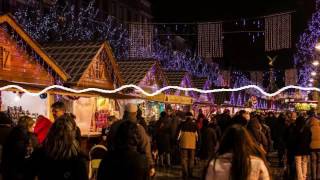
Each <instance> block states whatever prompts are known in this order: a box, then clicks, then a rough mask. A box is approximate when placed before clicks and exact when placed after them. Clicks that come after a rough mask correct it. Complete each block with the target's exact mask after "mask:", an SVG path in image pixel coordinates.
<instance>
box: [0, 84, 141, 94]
mask: <svg viewBox="0 0 320 180" xmlns="http://www.w3.org/2000/svg"><path fill="white" fill-rule="evenodd" d="M7 85H18V86H21V87H23V88H25V89H27V90H28V91H30V92H34V93H36V92H39V91H41V90H43V89H44V88H46V86H45V85H37V84H27V83H20V82H10V81H4V80H0V87H4V86H7ZM8 91H18V89H15V88H12V89H8ZM47 92H48V93H53V94H59V95H66V96H82V97H94V96H101V97H105V98H110V99H139V98H140V97H138V96H134V95H127V94H121V93H112V94H106V93H99V92H86V93H81V94H79V93H73V92H69V91H64V90H61V89H51V90H49V91H47Z"/></svg>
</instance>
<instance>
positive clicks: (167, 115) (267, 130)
mask: <svg viewBox="0 0 320 180" xmlns="http://www.w3.org/2000/svg"><path fill="white" fill-rule="evenodd" d="M52 113H53V116H54V120H53V121H50V120H49V119H47V118H45V117H43V116H39V118H38V119H37V121H34V120H33V119H32V118H30V117H28V116H23V117H21V118H20V119H19V121H18V123H17V124H12V121H11V120H10V117H8V116H7V114H6V113H3V112H2V113H0V152H1V153H0V154H1V156H0V160H1V161H0V170H1V175H2V178H3V179H4V180H29V179H30V180H34V179H38V180H51V179H52V180H57V179H59V180H60V179H61V180H63V179H65V180H88V179H97V180H118V179H123V180H125V179H130V180H147V179H152V178H153V177H155V175H156V168H157V167H163V168H171V167H172V166H174V165H180V166H181V175H182V176H181V177H182V179H190V178H194V176H195V174H194V173H195V172H194V166H195V165H197V166H200V167H202V169H203V173H202V177H201V178H202V179H205V180H214V179H219V180H220V179H221V180H230V179H232V180H255V179H257V180H269V179H272V173H271V172H270V160H269V158H268V155H269V154H271V153H276V154H277V158H278V166H279V168H283V170H284V172H286V173H285V174H284V177H283V179H298V180H306V179H312V180H316V179H320V121H319V119H318V118H317V116H316V113H315V111H314V110H310V111H309V112H307V113H296V112H282V113H275V112H268V113H264V112H248V111H245V110H241V111H239V112H237V113H236V114H234V115H231V114H230V111H229V110H227V109H226V110H225V111H224V112H223V113H215V114H209V115H204V114H203V113H202V111H201V110H199V112H198V113H197V117H195V116H194V115H193V113H192V112H182V111H174V110H173V109H172V108H171V106H166V109H165V111H163V112H161V114H160V118H159V119H158V120H157V121H151V122H149V123H146V121H145V119H144V118H143V117H142V113H141V110H140V109H139V108H138V107H137V105H135V104H130V103H129V104H127V105H126V107H125V112H124V115H123V118H122V119H121V120H117V119H116V118H115V117H110V118H109V119H110V121H109V124H108V126H107V127H106V128H105V129H103V130H102V136H101V142H100V143H99V144H98V145H96V146H94V147H93V148H92V150H91V151H90V153H89V154H86V153H84V152H85V151H83V150H82V149H81V148H80V138H81V132H80V129H79V128H78V127H77V125H76V117H75V116H74V115H73V114H71V113H68V112H66V108H65V106H64V104H63V103H62V102H56V103H54V104H53V105H52ZM98 149H100V150H99V151H97V150H98ZM93 152H96V153H93ZM92 159H99V161H91V160H92ZM89 161H90V163H88V162H89ZM88 166H89V167H88ZM93 167H94V168H93ZM309 167H311V168H309Z"/></svg>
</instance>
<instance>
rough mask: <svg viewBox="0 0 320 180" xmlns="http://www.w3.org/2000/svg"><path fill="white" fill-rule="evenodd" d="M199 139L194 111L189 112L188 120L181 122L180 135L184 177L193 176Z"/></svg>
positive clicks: (187, 114)
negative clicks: (194, 120)
mask: <svg viewBox="0 0 320 180" xmlns="http://www.w3.org/2000/svg"><path fill="white" fill-rule="evenodd" d="M197 140H198V132H197V124H196V123H194V122H193V115H192V113H191V112H187V113H186V121H185V122H183V123H182V124H181V127H180V131H179V135H178V141H179V145H180V155H181V166H182V176H183V179H187V178H190V177H193V175H192V170H193V166H194V158H195V150H196V144H197Z"/></svg>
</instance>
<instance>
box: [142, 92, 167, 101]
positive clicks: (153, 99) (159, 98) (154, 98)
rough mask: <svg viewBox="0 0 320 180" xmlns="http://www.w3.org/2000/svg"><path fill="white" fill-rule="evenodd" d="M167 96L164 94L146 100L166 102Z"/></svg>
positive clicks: (148, 97)
mask: <svg viewBox="0 0 320 180" xmlns="http://www.w3.org/2000/svg"><path fill="white" fill-rule="evenodd" d="M165 97H166V95H165V94H163V93H160V94H157V95H155V96H146V99H147V100H149V101H157V102H164V101H165Z"/></svg>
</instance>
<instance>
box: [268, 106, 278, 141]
mask: <svg viewBox="0 0 320 180" xmlns="http://www.w3.org/2000/svg"><path fill="white" fill-rule="evenodd" d="M265 122H266V124H267V125H268V126H269V127H270V130H271V139H272V141H273V145H274V141H275V139H276V123H277V119H276V117H275V115H274V114H273V112H271V111H270V112H268V115H267V117H266V119H265Z"/></svg>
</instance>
